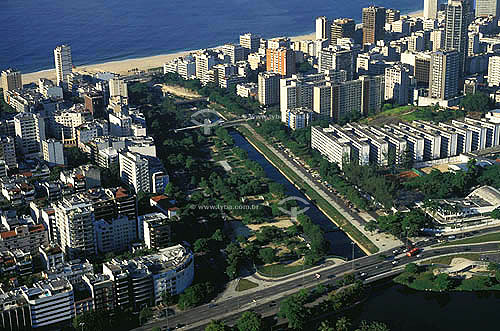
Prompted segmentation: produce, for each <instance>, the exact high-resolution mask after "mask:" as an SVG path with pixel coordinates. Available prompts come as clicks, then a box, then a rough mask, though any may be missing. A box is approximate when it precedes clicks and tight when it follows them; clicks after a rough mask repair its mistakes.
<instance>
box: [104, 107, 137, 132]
mask: <svg viewBox="0 0 500 331" xmlns="http://www.w3.org/2000/svg"><path fill="white" fill-rule="evenodd" d="M108 118H109V132H110V134H111V135H112V136H115V137H127V136H130V135H131V134H132V132H131V131H132V130H131V127H132V118H131V117H130V116H128V115H126V114H123V113H121V112H120V113H113V112H111V113H109V115H108Z"/></svg>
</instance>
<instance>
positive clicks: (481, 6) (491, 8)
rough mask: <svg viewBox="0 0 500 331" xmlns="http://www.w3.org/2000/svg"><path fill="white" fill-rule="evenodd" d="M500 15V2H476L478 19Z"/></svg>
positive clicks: (490, 0)
mask: <svg viewBox="0 0 500 331" xmlns="http://www.w3.org/2000/svg"><path fill="white" fill-rule="evenodd" d="M499 15H500V1H498V0H476V17H488V16H495V17H498V16H499Z"/></svg>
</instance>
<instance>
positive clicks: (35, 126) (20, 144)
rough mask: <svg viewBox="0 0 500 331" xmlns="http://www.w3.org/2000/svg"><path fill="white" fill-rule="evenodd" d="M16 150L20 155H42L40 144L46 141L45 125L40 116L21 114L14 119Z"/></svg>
mask: <svg viewBox="0 0 500 331" xmlns="http://www.w3.org/2000/svg"><path fill="white" fill-rule="evenodd" d="M14 127H15V130H16V145H17V146H16V148H17V150H18V151H19V153H20V155H24V157H27V156H34V155H39V153H40V142H41V141H42V140H44V139H45V124H44V122H43V119H41V118H40V116H39V115H37V114H33V113H19V114H17V115H16V116H15V117H14Z"/></svg>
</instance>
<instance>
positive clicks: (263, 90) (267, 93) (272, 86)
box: [258, 72, 281, 106]
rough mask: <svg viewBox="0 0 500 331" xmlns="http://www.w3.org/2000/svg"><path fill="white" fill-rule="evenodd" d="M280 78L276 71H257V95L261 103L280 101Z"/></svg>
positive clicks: (265, 104)
mask: <svg viewBox="0 0 500 331" xmlns="http://www.w3.org/2000/svg"><path fill="white" fill-rule="evenodd" d="M280 78H281V75H280V74H278V73H273V72H261V73H259V77H258V96H259V102H260V103H261V104H262V105H264V106H269V105H273V104H277V103H278V102H280Z"/></svg>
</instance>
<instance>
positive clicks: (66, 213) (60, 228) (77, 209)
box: [53, 194, 97, 259]
mask: <svg viewBox="0 0 500 331" xmlns="http://www.w3.org/2000/svg"><path fill="white" fill-rule="evenodd" d="M53 208H54V212H55V218H56V228H57V232H58V234H57V236H56V237H59V238H60V242H59V243H58V244H59V246H60V247H61V249H62V250H63V252H64V254H65V256H68V258H69V259H74V258H77V257H81V256H91V255H95V254H96V252H97V250H96V238H95V229H94V213H93V208H92V202H91V201H90V200H89V199H87V198H86V197H85V196H83V195H80V194H75V195H72V196H70V197H66V198H63V199H62V200H60V201H57V202H55V203H54V204H53Z"/></svg>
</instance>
